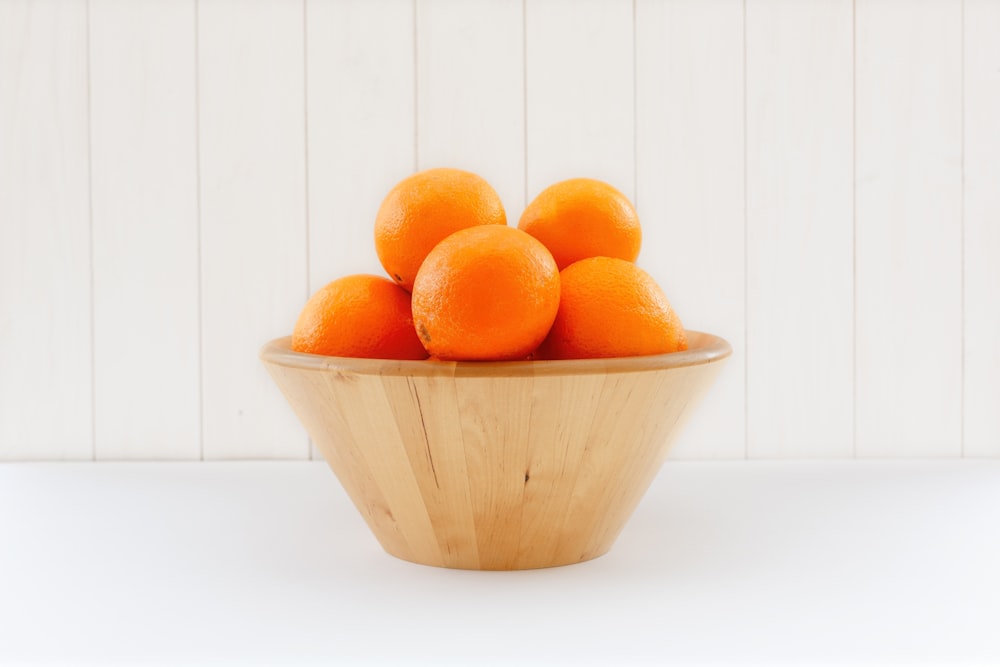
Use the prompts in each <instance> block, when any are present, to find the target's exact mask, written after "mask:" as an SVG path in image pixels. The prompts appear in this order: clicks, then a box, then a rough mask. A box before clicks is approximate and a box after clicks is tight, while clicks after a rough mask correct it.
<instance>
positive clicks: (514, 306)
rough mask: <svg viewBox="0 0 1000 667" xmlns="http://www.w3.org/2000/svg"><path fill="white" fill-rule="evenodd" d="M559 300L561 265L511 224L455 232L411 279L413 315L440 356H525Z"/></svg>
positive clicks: (546, 326)
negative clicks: (559, 267) (415, 277)
mask: <svg viewBox="0 0 1000 667" xmlns="http://www.w3.org/2000/svg"><path fill="white" fill-rule="evenodd" d="M558 308H559V269H558V268H557V267H556V263H555V260H554V259H552V254H551V253H549V251H548V250H546V249H545V246H543V245H542V244H541V243H539V242H538V241H536V240H535V239H534V238H532V237H531V236H529V235H528V234H525V233H524V232H522V231H519V230H517V229H514V228H513V227H507V226H500V225H484V226H480V227H470V228H468V229H463V230H461V231H458V232H455V233H454V234H452V235H451V236H449V237H447V238H446V239H445V240H443V241H441V243H439V244H438V245H437V246H435V247H434V249H433V250H431V252H430V253H429V254H428V255H427V259H426V260H424V263H423V266H421V267H420V271H419V272H418V273H417V279H416V281H415V282H414V284H413V323H414V325H415V326H416V329H417V333H418V334H419V336H420V340H421V341H422V342H423V344H424V347H425V348H427V351H428V352H430V353H431V355H433V356H435V357H438V358H439V359H443V360H449V361H456V360H476V361H483V360H509V359H524V358H525V357H527V356H528V354H530V353H531V352H532V351H533V350H534V349H535V348H536V347H538V344H539V343H541V342H542V340H543V339H544V338H545V335H546V334H547V333H548V331H549V327H550V326H551V325H552V320H553V319H554V318H555V316H556V311H557V309H558Z"/></svg>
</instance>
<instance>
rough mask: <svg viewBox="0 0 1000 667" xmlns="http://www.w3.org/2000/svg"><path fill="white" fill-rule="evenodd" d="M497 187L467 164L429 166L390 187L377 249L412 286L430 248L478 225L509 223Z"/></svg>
mask: <svg viewBox="0 0 1000 667" xmlns="http://www.w3.org/2000/svg"><path fill="white" fill-rule="evenodd" d="M506 224H507V214H506V212H505V211H504V208H503V203H502V202H501V201H500V196H499V195H498V194H497V192H496V190H494V189H493V187H492V186H491V185H490V184H489V183H487V182H486V180H485V179H483V178H482V177H481V176H478V175H476V174H473V173H472V172H468V171H463V170H461V169H450V168H440V169H428V170H426V171H421V172H418V173H416V174H413V175H411V176H408V177H407V178H405V179H403V180H402V181H400V182H399V183H397V184H396V185H395V187H393V188H392V190H390V191H389V194H387V195H386V197H385V199H384V200H383V201H382V205H381V206H380V207H379V210H378V213H377V215H376V216H375V251H376V253H377V254H378V258H379V261H380V262H381V263H382V267H383V268H384V269H385V271H386V273H388V274H389V277H390V278H392V279H393V280H394V281H395V282H396V283H397V284H399V285H401V286H402V287H403V288H404V289H406V290H407V291H411V290H412V289H413V281H414V279H415V278H416V276H417V271H418V270H419V269H420V265H421V264H422V263H423V261H424V258H425V257H427V253H429V252H430V251H431V249H432V248H433V247H434V246H436V245H437V244H438V243H439V242H441V241H442V240H443V239H444V238H445V237H446V236H448V235H449V234H452V233H453V232H456V231H458V230H460V229H465V228H467V227H473V226H477V225H506Z"/></svg>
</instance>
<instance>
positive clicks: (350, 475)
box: [261, 169, 731, 570]
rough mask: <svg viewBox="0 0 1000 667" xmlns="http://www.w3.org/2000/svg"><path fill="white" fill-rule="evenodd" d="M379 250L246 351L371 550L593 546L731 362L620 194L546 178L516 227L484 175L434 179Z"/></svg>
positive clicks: (542, 563)
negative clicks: (281, 398) (658, 272)
mask: <svg viewBox="0 0 1000 667" xmlns="http://www.w3.org/2000/svg"><path fill="white" fill-rule="evenodd" d="M375 243H376V249H377V251H378V255H379V259H380V260H381V263H382V265H383V268H384V269H385V271H386V273H387V274H388V276H389V278H382V277H379V276H375V275H355V276H346V277H343V278H340V279H338V280H335V281H333V282H332V283H330V284H329V285H327V286H325V287H323V288H322V289H320V290H319V291H318V292H316V294H314V295H313V296H312V297H311V298H310V299H309V301H308V302H307V303H306V305H305V307H304V308H303V309H302V312H301V314H300V316H299V318H298V321H297V322H296V323H295V326H294V329H293V333H292V335H291V336H288V337H285V338H281V339H277V340H274V341H271V342H270V343H268V344H266V345H265V346H264V348H263V349H262V350H261V359H262V360H263V362H264V365H265V366H266V367H267V369H268V371H269V372H270V374H271V376H272V377H273V378H274V380H275V382H276V383H277V385H278V387H279V388H280V389H281V391H282V392H283V393H284V395H285V397H286V399H287V400H288V402H289V404H290V405H291V407H292V409H293V410H294V412H295V413H296V415H297V416H298V418H299V419H300V421H301V422H302V424H303V425H304V426H305V428H306V430H307V431H308V432H309V434H310V436H311V437H312V439H313V441H314V443H315V444H316V446H317V447H318V448H319V450H320V451H321V452H322V454H323V456H324V458H325V459H326V461H327V463H328V464H329V466H330V468H331V469H332V470H333V472H334V474H335V475H336V477H337V478H338V479H339V480H340V483H341V484H342V485H343V487H344V489H345V490H346V491H347V494H348V495H349V497H350V498H351V500H352V501H353V502H354V504H355V506H356V507H357V509H358V511H359V512H360V513H361V515H362V517H363V518H364V520H365V521H366V522H367V524H368V526H369V528H370V529H371V531H372V533H373V534H374V535H375V537H376V538H377V539H378V541H379V543H380V544H381V545H382V547H383V548H384V549H385V551H387V552H388V553H390V554H392V555H394V556H397V557H399V558H402V559H405V560H408V561H412V562H416V563H422V564H426V565H435V566H441V567H452V568H463V569H482V570H514V569H529V568H541V567H551V566H557V565H567V564H571V563H578V562H581V561H585V560H589V559H591V558H595V557H597V556H600V555H603V554H604V553H606V552H607V551H608V550H609V549H610V548H611V546H612V544H613V543H614V541H615V539H616V537H617V536H618V534H619V532H620V531H621V530H622V528H623V527H624V526H625V523H626V522H627V520H628V518H629V517H630V515H631V514H632V511H633V510H634V509H635V507H636V506H637V504H638V503H639V501H640V500H641V498H642V496H643V494H644V493H645V491H646V489H647V488H648V487H649V485H650V483H651V482H652V481H653V479H654V477H655V476H656V473H657V471H658V470H659V468H660V465H661V464H662V463H663V461H664V459H665V458H666V455H667V453H668V450H669V445H670V443H671V442H672V441H673V439H674V438H675V436H676V435H677V434H678V433H679V432H680V430H681V428H682V426H683V424H684V422H685V421H686V419H687V418H688V416H689V415H690V413H691V411H692V410H693V409H694V408H695V407H696V406H697V404H698V403H699V402H700V401H701V399H702V397H703V396H704V395H705V393H706V392H707V391H708V389H709V388H710V386H711V385H712V383H713V381H714V379H715V377H716V375H717V374H718V372H719V370H720V368H721V366H722V363H721V362H722V361H723V360H724V359H725V358H726V357H728V356H729V354H730V353H731V349H730V346H729V344H728V343H727V342H726V341H725V340H723V339H721V338H719V337H718V336H714V335H711V334H707V333H700V332H695V331H686V330H685V329H684V328H683V326H682V325H681V321H680V318H679V317H678V316H677V314H676V313H675V312H674V310H673V309H672V308H671V306H670V303H669V301H668V300H667V298H666V296H665V295H664V293H663V291H662V290H661V289H660V287H659V286H658V285H657V284H656V283H655V281H654V280H653V279H652V278H651V277H650V276H649V274H647V273H646V272H645V271H643V270H642V269H641V268H639V267H638V266H637V265H636V264H635V260H636V257H637V255H638V252H639V246H640V243H641V230H640V227H639V221H638V216H637V215H636V213H635V210H634V208H633V207H632V205H631V203H630V202H629V201H628V200H627V199H626V198H625V197H624V196H623V195H622V194H621V193H620V192H618V191H617V190H615V189H614V188H613V187H611V186H610V185H608V184H605V183H602V182H600V181H595V180H592V179H573V180H570V181H563V182H561V183H557V184H555V185H553V186H551V187H550V188H548V189H546V190H544V191H543V192H542V193H541V194H539V195H538V197H537V198H536V199H535V200H534V201H533V202H532V203H531V204H530V205H529V206H528V207H527V208H526V209H525V211H524V212H523V214H522V215H521V218H520V221H519V224H518V227H517V228H514V227H510V226H508V225H507V220H506V214H505V211H504V209H503V206H502V204H501V203H500V199H499V197H498V196H497V195H496V192H495V191H494V190H493V189H492V188H491V187H490V186H489V184H488V183H487V182H486V181H485V180H483V179H482V178H480V177H478V176H476V175H474V174H471V173H469V172H464V171H460V170H455V169H433V170H429V171H425V172H420V173H418V174H414V175H412V176H410V177H409V178H407V179H405V180H403V181H402V182H400V183H399V184H398V185H397V186H396V187H395V188H393V190H392V191H391V192H390V193H389V194H388V196H387V197H386V198H385V200H384V201H383V202H382V206H381V207H380V209H379V210H378V213H377V215H376V220H375ZM390 278H391V279H390Z"/></svg>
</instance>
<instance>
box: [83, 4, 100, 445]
mask: <svg viewBox="0 0 1000 667" xmlns="http://www.w3.org/2000/svg"><path fill="white" fill-rule="evenodd" d="M90 11H91V7H90V0H86V17H85V28H84V33H85V34H84V41H85V43H86V48H87V225H88V232H89V235H88V248H87V253H88V259H89V264H90V266H89V267H88V268H89V269H90V275H89V280H90V460H91V461H96V460H97V344H96V340H95V333H96V331H97V327H96V325H95V322H94V315H95V312H96V308H95V307H94V301H95V297H94V119H93V102H92V99H91V85H92V82H93V77H92V76H91V56H90Z"/></svg>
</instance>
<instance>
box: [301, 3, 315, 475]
mask: <svg viewBox="0 0 1000 667" xmlns="http://www.w3.org/2000/svg"><path fill="white" fill-rule="evenodd" d="M302 141H303V151H302V158H303V162H304V171H303V173H304V176H305V179H304V180H305V183H304V187H303V196H304V197H305V209H304V210H305V252H306V261H305V272H306V295H305V300H306V301H308V300H309V297H310V296H311V295H312V267H311V265H310V259H311V257H312V252H311V247H310V246H311V240H310V234H309V231H310V228H311V226H312V216H311V215H310V210H309V203H310V198H309V0H302ZM306 460H308V461H312V460H313V448H312V438H311V437H310V436H309V435H306Z"/></svg>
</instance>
